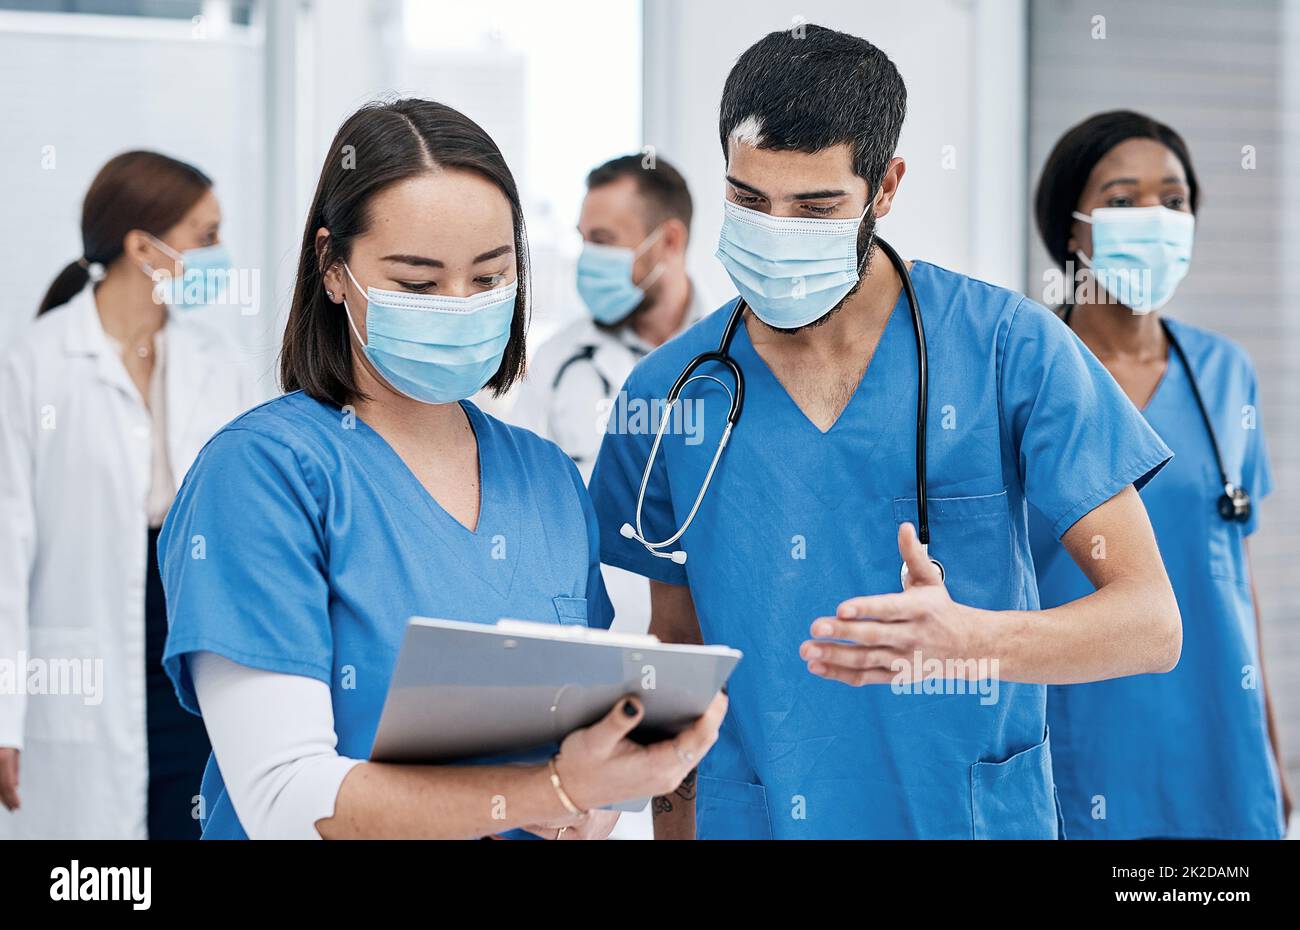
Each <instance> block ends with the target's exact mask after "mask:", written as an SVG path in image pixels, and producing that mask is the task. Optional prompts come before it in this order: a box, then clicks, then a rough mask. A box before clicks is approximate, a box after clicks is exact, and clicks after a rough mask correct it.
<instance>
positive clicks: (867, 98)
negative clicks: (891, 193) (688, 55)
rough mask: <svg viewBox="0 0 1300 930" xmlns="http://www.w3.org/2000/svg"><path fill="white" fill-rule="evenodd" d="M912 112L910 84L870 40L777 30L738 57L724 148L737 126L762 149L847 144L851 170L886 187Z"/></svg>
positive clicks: (727, 93) (723, 116)
mask: <svg viewBox="0 0 1300 930" xmlns="http://www.w3.org/2000/svg"><path fill="white" fill-rule="evenodd" d="M906 114H907V88H906V87H905V86H904V84H903V78H902V76H900V75H899V73H898V69H897V68H895V67H894V63H893V62H892V61H890V60H889V57H888V56H887V55H886V54H885V53H884V52H882V51H881V50H880V49H878V48H876V47H875V46H874V45H872V44H871V43H870V42H868V41H867V40H866V39H859V38H857V37H856V36H851V35H848V34H847V33H843V32H837V31H835V30H834V29H827V28H826V27H824V26H814V25H811V24H809V25H805V26H800V27H798V28H797V29H792V30H789V31H784V32H773V33H769V34H768V35H766V36H764V37H763V38H762V39H759V40H758V41H757V42H756V43H754V44H753V45H751V46H750V47H749V49H748V50H747V51H746V52H745V53H744V54H743V55H741V56H740V60H739V61H737V62H736V64H735V67H733V68H732V69H731V74H729V75H728V76H727V84H726V86H725V87H724V88H723V91H722V110H721V113H720V114H719V119H718V129H719V132H720V135H721V137H722V152H723V155H724V157H725V156H727V154H728V149H727V143H728V141H729V140H730V139H731V137H732V133H734V132H735V131H736V130H737V129H738V128H739V129H740V130H741V137H742V138H745V139H746V140H747V141H750V142H751V143H752V144H754V145H756V146H757V147H758V148H760V149H786V150H790V151H796V152H809V153H811V152H820V151H823V150H824V149H828V148H830V147H831V146H834V145H840V144H842V143H846V142H847V143H849V144H850V145H851V146H852V148H853V171H854V173H855V174H857V175H858V176H859V177H861V178H863V179H864V180H865V181H866V182H867V185H868V188H869V190H870V192H871V193H872V194H875V192H876V190H877V189H878V188H879V186H880V182H881V180H882V179H883V178H884V175H885V169H886V168H888V167H889V160H890V159H891V158H893V157H894V152H895V151H896V150H897V149H898V136H899V133H901V132H902V129H903V117H904V116H905V115H906Z"/></svg>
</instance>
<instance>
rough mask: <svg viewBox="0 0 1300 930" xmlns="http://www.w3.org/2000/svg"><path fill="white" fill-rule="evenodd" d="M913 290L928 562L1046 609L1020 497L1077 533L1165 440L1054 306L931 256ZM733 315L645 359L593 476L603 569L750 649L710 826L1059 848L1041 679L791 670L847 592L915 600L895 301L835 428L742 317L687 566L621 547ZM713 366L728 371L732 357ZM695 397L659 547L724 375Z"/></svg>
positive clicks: (902, 313)
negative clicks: (667, 596)
mask: <svg viewBox="0 0 1300 930" xmlns="http://www.w3.org/2000/svg"><path fill="white" fill-rule="evenodd" d="M912 278H913V281H914V283H915V287H916V291H917V295H918V297H919V300H920V306H921V313H922V315H923V318H924V320H925V329H926V335H927V342H928V345H929V360H930V391H929V407H928V411H929V422H930V428H929V439H928V443H927V450H928V457H929V468H928V473H929V492H930V529H931V548H930V552H931V555H932V556H934V557H935V558H937V559H938V560H939V561H941V562H942V563H943V564H944V566H945V568H946V570H947V583H948V588H949V590H950V592H951V594H952V596H953V597H954V598H955V599H956V600H957V601H959V602H963V603H966V604H970V605H973V606H976V607H981V608H988V609H1034V608H1036V607H1037V606H1038V594H1037V590H1036V586H1035V582H1034V574H1033V567H1032V562H1031V559H1030V554H1029V539H1028V528H1027V525H1026V523H1027V518H1026V504H1027V502H1033V503H1034V504H1036V505H1037V506H1038V507H1039V508H1040V509H1041V510H1043V512H1045V513H1047V514H1050V515H1051V519H1052V524H1053V527H1054V529H1055V531H1056V532H1058V533H1064V532H1065V530H1066V529H1068V528H1069V527H1070V526H1071V525H1072V524H1073V523H1075V522H1076V521H1077V520H1078V519H1079V518H1080V517H1082V516H1084V515H1085V514H1087V513H1088V512H1089V511H1091V510H1093V509H1094V508H1095V507H1097V506H1098V505H1099V504H1102V503H1104V502H1105V501H1106V500H1108V499H1110V498H1111V497H1113V496H1114V495H1115V494H1117V493H1118V492H1120V491H1121V490H1123V489H1124V488H1125V487H1127V486H1128V485H1130V484H1135V483H1136V484H1138V485H1141V484H1142V483H1144V482H1145V481H1146V480H1147V479H1148V478H1149V477H1150V476H1151V475H1152V474H1153V473H1154V472H1155V471H1156V470H1157V469H1159V468H1160V466H1161V465H1162V464H1163V463H1164V462H1165V461H1166V460H1167V459H1168V458H1169V455H1170V453H1169V450H1168V449H1167V448H1166V447H1165V445H1164V444H1163V443H1162V442H1161V441H1160V439H1159V438H1158V437H1157V436H1156V435H1155V433H1154V432H1152V430H1151V429H1150V428H1149V427H1148V426H1147V424H1146V423H1145V422H1144V421H1143V420H1142V417H1141V416H1140V415H1139V414H1138V412H1137V411H1136V410H1135V409H1134V408H1133V405H1132V404H1131V403H1130V402H1129V401H1128V399H1127V398H1126V397H1125V396H1124V394H1123V393H1122V392H1121V391H1120V389H1119V387H1118V385H1116V384H1115V381H1114V380H1113V379H1112V378H1111V376H1110V375H1109V374H1108V373H1107V372H1106V370H1105V369H1104V368H1102V366H1101V365H1100V364H1099V363H1098V362H1097V361H1096V359H1095V358H1094V357H1093V356H1092V355H1091V354H1090V353H1089V352H1088V351H1087V350H1086V349H1085V348H1084V347H1083V345H1082V343H1081V342H1080V341H1079V340H1078V339H1077V338H1076V337H1075V336H1074V335H1073V333H1071V332H1070V331H1069V329H1068V328H1067V327H1066V326H1065V325H1064V324H1063V323H1062V322H1061V321H1060V320H1058V319H1057V318H1056V317H1055V316H1054V315H1053V314H1052V313H1051V312H1050V311H1048V310H1047V309H1046V308H1044V307H1041V306H1039V305H1037V304H1035V303H1033V302H1032V301H1030V300H1028V299H1026V298H1024V297H1022V296H1021V295H1019V294H1016V293H1013V292H1011V291H1008V290H1004V289H1001V288H997V287H993V286H991V285H988V284H985V283H982V282H979V281H976V280H973V279H971V278H968V277H965V276H963V275H959V274H955V273H953V272H951V271H947V270H945V269H943V268H939V267H936V266H934V265H931V264H927V263H924V262H917V263H916V265H915V268H914V270H913V272H912ZM733 307H734V303H733V304H728V305H727V306H725V307H723V308H721V309H720V310H718V311H717V312H715V313H714V314H712V315H711V316H709V317H707V318H706V319H705V320H703V321H701V322H700V323H699V324H697V325H696V326H694V327H693V328H691V329H690V330H688V331H687V332H685V333H683V334H682V335H681V336H679V337H678V338H676V339H674V340H672V341H671V342H669V343H667V344H666V345H665V346H663V347H661V348H660V349H658V350H657V351H655V352H653V353H651V354H650V355H649V356H648V357H647V358H645V359H643V360H642V361H641V362H640V364H639V365H638V366H637V368H636V369H635V370H634V371H633V373H632V375H631V376H630V377H629V379H628V382H627V384H626V385H625V387H624V390H623V392H622V393H621V394H620V396H619V397H618V398H617V402H616V403H615V405H614V409H613V411H612V415H611V417H610V421H609V425H608V428H607V433H606V436H605V439H604V443H603V447H602V449H601V453H600V456H599V459H598V461H597V465H596V468H595V472H594V474H593V477H592V481H591V484H590V488H591V492H592V498H593V501H594V503H595V505H596V511H597V513H598V515H599V517H600V529H601V557H602V559H603V560H604V561H605V562H606V563H608V564H610V565H615V566H618V567H620V568H624V569H628V570H630V571H633V572H637V573H639V574H642V575H645V576H647V577H649V578H652V579H655V580H658V581H661V582H666V583H669V584H676V585H689V586H690V589H691V594H692V596H693V598H694V602H695V607H696V611H697V613H698V615H699V620H700V628H701V632H702V633H703V637H704V641H705V642H707V643H726V644H728V645H731V646H734V647H736V648H738V649H740V650H742V651H743V652H744V658H743V659H742V661H741V662H740V664H739V665H738V666H737V669H736V671H735V672H734V673H733V675H732V678H731V680H730V682H729V684H728V692H729V695H730V698H731V706H730V711H729V712H728V715H727V718H726V721H725V722H724V725H723V729H722V733H721V734H720V736H719V740H718V743H717V745H716V746H715V747H714V749H713V750H712V751H711V753H710V754H709V755H708V756H707V757H706V758H705V759H704V760H703V761H702V763H701V767H700V778H699V783H698V794H697V799H696V822H697V835H698V836H700V837H701V838H706V839H708V838H719V837H721V838H727V837H745V838H765V837H775V838H805V837H808V838H812V837H827V838H835V837H845V838H878V837H879V838H885V837H916V838H940V837H947V838H970V837H1037V838H1048V837H1056V836H1057V835H1058V816H1057V810H1056V805H1055V801H1054V796H1053V786H1052V775H1051V756H1050V749H1049V741H1048V734H1047V728H1046V708H1045V704H1046V689H1045V688H1044V687H1042V686H1038V685H1025V684H1013V683H1008V682H992V681H986V682H984V683H983V684H982V685H978V686H977V684H973V683H971V682H961V681H952V682H938V683H937V684H938V687H937V688H935V684H936V683H934V682H931V683H930V685H928V686H926V685H918V686H916V687H915V688H910V689H909V688H895V687H894V686H892V685H877V686H869V687H863V688H853V687H849V686H846V685H844V684H841V683H838V682H833V681H828V680H824V679H822V678H819V677H816V676H814V675H812V674H811V673H810V672H809V671H808V670H807V667H806V664H805V663H804V661H803V660H802V659H801V658H800V657H799V646H800V644H801V643H803V642H804V641H805V640H807V639H808V638H809V635H810V632H809V628H810V626H811V624H812V622H813V621H814V620H815V619H816V618H817V617H820V616H827V615H832V614H833V613H834V612H835V608H836V606H837V605H838V604H839V603H840V602H841V601H843V600H845V599H846V598H849V597H853V596H856V595H864V594H878V593H887V592H896V591H899V590H901V582H900V579H899V567H900V561H901V560H900V557H899V554H898V543H897V534H898V527H899V525H900V524H901V523H903V522H907V521H910V522H913V523H915V522H916V519H917V512H916V511H917V508H916V494H917V488H916V478H915V474H916V472H915V451H916V397H917V359H916V343H915V341H914V338H913V335H912V321H911V314H910V312H909V308H908V304H907V300H906V298H905V297H902V296H900V298H899V301H898V304H897V305H896V306H895V307H894V309H893V311H892V314H891V316H890V318H889V320H888V322H887V324H886V326H885V329H884V332H883V334H882V336H881V338H880V343H879V345H878V347H877V349H876V353H875V356H874V358H873V359H872V361H871V365H870V367H869V368H868V370H867V372H866V374H865V375H864V376H863V378H862V382H861V384H860V385H859V386H858V387H857V390H856V392H855V393H854V395H853V397H852V399H851V400H850V401H849V404H848V406H847V407H846V408H845V410H844V412H843V413H842V414H841V416H840V418H839V420H838V421H837V422H836V423H835V424H834V425H833V426H832V427H831V428H830V429H829V430H828V431H827V432H825V433H823V432H821V431H820V430H819V429H818V428H817V427H816V426H814V425H813V424H812V422H811V421H810V420H808V419H807V418H806V417H805V415H804V414H803V413H802V412H801V411H800V409H799V408H798V406H797V405H796V404H795V403H794V401H793V400H792V399H791V398H790V396H789V395H788V394H787V393H786V391H785V389H784V388H783V387H782V385H781V384H780V382H779V381H778V380H777V378H776V377H775V376H774V374H773V373H772V371H771V369H769V368H768V367H767V365H766V363H765V362H764V361H763V360H762V358H761V357H760V356H759V355H758V354H757V353H756V352H755V350H754V347H753V345H752V343H751V342H750V340H749V336H748V333H747V331H746V328H745V327H744V326H741V327H740V329H739V330H738V332H737V333H736V337H735V340H734V342H733V344H732V350H731V351H732V355H733V357H734V358H735V359H736V361H737V363H738V364H739V365H740V367H741V369H742V370H743V371H744V374H745V378H746V396H745V407H744V414H743V417H742V419H741V421H740V424H739V426H738V427H737V428H736V430H735V433H734V434H733V436H732V438H731V442H730V445H729V446H728V448H727V450H726V452H725V453H724V454H723V457H722V460H721V462H720V464H719V466H718V470H717V473H716V475H715V476H714V479H713V483H712V486H711V487H710V489H709V492H708V494H707V496H706V497H705V499H704V502H703V504H702V506H701V507H700V511H699V514H698V515H697V516H696V518H695V521H694V522H693V523H692V524H691V527H690V529H689V530H688V531H687V533H686V535H685V536H684V538H683V540H682V543H681V548H683V549H685V551H686V552H687V554H688V560H687V562H686V564H685V565H684V566H681V565H676V564H674V563H673V562H671V561H668V560H666V559H659V558H655V557H654V556H652V555H651V554H649V553H648V552H647V551H646V550H645V548H644V547H643V546H641V545H640V544H639V543H637V542H635V541H633V540H629V539H625V538H623V537H622V536H621V535H620V532H619V529H620V527H621V526H622V524H623V523H624V522H633V514H634V511H635V507H636V501H637V492H638V489H639V487H640V484H641V478H642V471H643V469H644V467H645V463H646V460H647V455H648V453H649V450H650V446H651V443H652V442H653V438H654V431H655V429H656V427H657V425H658V419H657V417H658V414H657V411H658V409H659V407H658V406H656V404H657V402H658V401H659V399H661V398H663V397H664V396H665V395H666V394H667V392H668V390H669V388H670V386H671V385H672V383H673V382H674V381H675V380H676V378H677V377H678V375H679V373H680V372H681V371H682V369H683V367H684V366H685V365H686V364H687V362H688V361H689V360H690V359H692V358H694V357H695V356H696V355H697V354H699V353H701V352H705V351H711V350H713V349H715V348H716V347H717V345H718V342H719V339H720V337H721V335H722V332H723V329H724V328H725V326H726V323H727V319H728V317H729V316H730V314H731V311H732V309H733ZM701 372H702V373H709V374H717V375H718V376H719V377H720V378H722V379H724V380H729V376H728V375H727V374H726V373H725V371H724V370H723V369H722V368H721V366H716V365H709V366H706V367H705V368H703V369H701ZM685 400H686V402H687V403H686V409H685V412H684V413H683V414H682V416H681V417H680V418H679V420H678V422H677V423H676V424H672V423H670V428H669V430H668V431H667V432H668V435H666V436H665V438H664V441H663V447H662V449H661V450H660V454H659V456H658V458H657V460H656V464H655V468H654V471H653V473H652V475H651V478H650V482H649V485H648V487H647V489H646V494H645V506H644V511H643V526H644V529H645V534H644V535H645V536H646V538H648V539H655V540H658V539H666V538H667V537H668V536H670V535H671V534H672V533H674V532H676V530H677V527H678V526H679V525H680V521H681V520H682V519H683V518H684V517H685V515H686V514H687V513H688V512H689V509H690V507H691V504H692V503H693V502H694V500H695V495H696V493H697V491H698V489H699V487H700V484H701V481H702V480H703V478H704V474H705V472H706V471H707V469H708V467H709V463H710V461H711V459H712V456H713V452H714V449H715V448H716V445H717V442H718V438H719V435H720V433H721V430H722V429H723V425H724V421H725V418H726V414H727V411H728V399H727V396H726V394H725V392H724V391H723V389H722V388H721V387H719V386H717V385H716V384H714V383H713V382H711V381H703V382H697V383H695V384H692V385H691V386H690V388H689V389H688V390H687V392H686V394H685ZM865 622H869V621H865ZM970 658H971V659H978V658H979V657H970ZM989 676H990V678H993V677H994V672H993V671H992V669H991V668H990V670H989ZM981 688H986V689H987V690H984V691H983V692H982V693H981ZM934 690H937V691H939V692H941V693H933V691H934ZM962 691H964V692H965V693H959V692H962ZM916 692H920V693H916ZM943 692H947V693H943Z"/></svg>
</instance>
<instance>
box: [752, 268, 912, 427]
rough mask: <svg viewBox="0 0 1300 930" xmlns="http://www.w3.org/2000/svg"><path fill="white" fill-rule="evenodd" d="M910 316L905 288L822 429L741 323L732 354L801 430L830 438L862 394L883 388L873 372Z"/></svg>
mask: <svg viewBox="0 0 1300 930" xmlns="http://www.w3.org/2000/svg"><path fill="white" fill-rule="evenodd" d="M910 316H911V311H910V308H909V307H908V305H907V292H906V290H905V289H904V290H900V291H899V294H898V300H896V301H895V302H894V306H893V309H892V310H890V312H889V319H887V320H886V321H885V327H884V329H883V330H882V331H881V333H880V339H879V340H877V342H876V348H875V351H874V352H872V355H871V361H870V363H869V364H868V365H867V367H866V368H865V369H864V370H863V372H862V377H861V378H859V379H858V383H857V384H856V385H854V387H853V393H852V394H851V395H850V397H849V399H848V402H847V403H846V404H845V405H844V407H843V409H841V410H840V412H839V414H838V415H837V416H836V417H835V421H834V422H833V423H831V425H830V426H829V427H828V428H827V429H825V430H823V429H822V428H821V427H819V426H818V425H817V424H816V423H814V422H813V421H812V419H811V418H810V417H809V416H808V414H807V413H805V412H804V409H803V408H802V407H800V406H799V404H798V402H797V401H795V399H794V398H793V397H791V396H790V392H789V390H787V389H786V386H785V384H784V383H782V381H781V379H780V378H778V377H777V375H776V372H775V371H773V370H772V367H771V366H770V365H768V363H767V360H766V359H764V358H763V356H762V355H760V354H759V352H758V349H756V348H755V347H754V343H753V342H752V341H751V340H750V338H749V327H748V326H747V325H744V324H743V323H742V325H741V326H739V327H737V331H736V336H735V340H734V343H733V349H732V352H733V354H734V355H736V357H737V360H738V361H740V362H741V364H742V367H744V368H745V370H746V372H750V371H753V372H755V373H756V375H757V377H759V378H760V379H761V380H763V381H764V382H766V383H767V384H768V386H769V387H770V388H772V389H774V390H775V391H776V392H777V396H778V397H779V399H780V403H781V405H782V406H783V407H787V408H788V410H790V411H793V413H794V414H795V415H796V416H797V419H798V420H799V421H800V422H801V423H802V424H803V425H804V427H806V429H807V431H808V432H809V433H811V434H812V435H813V436H814V437H824V436H831V435H832V434H834V433H836V431H842V430H843V429H845V428H847V427H843V423H844V421H845V420H846V419H848V418H849V415H850V413H851V412H852V410H853V408H854V407H855V406H856V405H857V404H858V403H859V402H860V399H861V397H862V395H864V394H869V393H879V391H881V390H883V389H884V388H885V385H883V384H882V383H881V382H882V381H883V380H885V379H886V378H887V377H888V376H887V375H882V374H878V373H876V372H877V369H879V368H882V367H884V364H882V353H884V354H885V356H886V357H888V356H889V355H891V354H892V353H893V346H894V343H895V342H897V340H898V338H899V337H898V330H899V327H900V326H901V323H900V322H899V321H900V319H910ZM884 425H885V424H884V423H881V424H880V426H881V427H883V426H884ZM878 435H879V433H877V436H878ZM874 439H875V437H873V439H872V442H873V443H874Z"/></svg>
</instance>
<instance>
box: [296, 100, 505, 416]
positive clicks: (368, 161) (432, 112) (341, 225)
mask: <svg viewBox="0 0 1300 930" xmlns="http://www.w3.org/2000/svg"><path fill="white" fill-rule="evenodd" d="M442 168H459V169H462V170H465V171H474V172H477V173H478V174H480V175H482V176H483V177H485V178H487V180H489V181H491V182H492V183H493V184H495V185H496V186H497V187H498V188H499V189H500V190H501V193H503V194H505V196H506V199H507V200H509V201H510V208H511V211H512V213H513V215H514V229H515V261H516V263H517V276H518V279H519V296H518V297H517V298H515V312H514V318H513V320H512V321H511V323H510V341H509V343H507V345H506V350H505V355H504V357H503V358H502V360H501V367H500V368H498V369H497V372H496V374H494V375H493V376H492V378H491V380H489V381H488V383H487V385H486V387H487V388H489V389H490V390H492V392H493V393H494V394H496V395H498V396H500V395H501V394H503V393H505V392H506V391H507V390H508V389H509V388H510V386H511V385H512V384H514V383H515V381H517V380H518V379H519V377H520V375H522V374H523V371H524V362H525V349H524V337H525V333H526V332H527V329H528V309H527V308H528V280H527V278H528V236H527V231H526V230H525V228H524V213H523V208H522V207H521V205H520V202H519V191H518V189H517V188H516V187H515V180H514V177H513V176H512V175H511V174H510V169H509V168H507V167H506V162H505V159H504V158H502V157H501V150H500V149H498V148H497V145H496V143H495V142H493V141H492V138H491V136H489V135H488V134H487V133H486V132H484V131H483V130H482V128H480V127H479V125H478V124H477V123H475V122H474V121H473V120H471V119H469V117H467V116H465V115H464V114H462V113H460V112H458V111H457V110H453V109H452V108H451V107H448V106H444V105H443V104H441V103H434V102H433V101H431V100H417V99H408V100H398V101H395V102H380V103H372V104H369V105H367V106H365V107H363V108H361V109H360V110H358V111H357V112H356V113H354V114H353V115H352V116H350V117H349V118H348V119H347V121H346V122H345V123H344V124H343V126H342V127H341V128H340V129H339V131H338V135H336V136H335V137H334V142H333V143H332V144H331V145H330V150H329V155H328V156H326V158H325V167H324V169H322V171H321V177H320V183H319V184H318V185H317V186H316V196H315V197H314V198H313V199H312V205H311V211H310V212H309V213H308V215H307V226H306V229H305V230H304V232H303V236H302V249H301V252H300V253H299V257H298V278H297V284H296V286H295V288H294V294H293V305H292V306H291V308H290V310H289V321H288V323H287V325H286V326H285V332H284V346H283V348H282V349H281V352H280V383H281V386H282V387H283V388H284V390H285V391H302V392H303V393H305V394H308V395H309V396H311V397H314V398H315V399H317V400H320V401H328V402H330V403H333V404H336V405H337V406H340V407H342V406H344V405H346V404H349V403H352V402H353V401H355V400H357V399H364V395H363V394H362V393H361V390H360V389H359V387H358V386H357V382H356V373H355V371H354V369H353V364H352V359H353V349H352V339H353V337H352V331H351V328H350V327H349V326H348V321H347V318H346V316H345V311H344V310H343V308H342V307H339V306H337V305H336V304H334V303H333V302H331V301H330V300H329V299H328V298H327V297H326V295H325V282H324V273H325V271H326V270H328V269H330V268H332V267H334V266H335V265H336V264H337V263H339V262H346V261H348V260H349V259H350V258H351V253H352V243H353V242H354V241H355V240H356V238H357V237H358V236H362V235H364V234H365V233H366V231H367V230H368V229H369V228H370V221H371V216H370V211H369V207H370V202H371V200H372V199H373V198H374V196H375V195H376V194H378V193H379V192H380V191H382V190H384V189H385V188H387V187H388V186H389V185H390V184H395V183H397V182H399V181H404V180H407V179H408V178H412V177H417V176H419V175H422V174H426V173H428V172H431V171H435V170H438V169H442ZM322 228H324V229H327V230H329V234H330V236H329V240H328V243H327V244H326V246H325V249H324V250H323V251H322V253H321V254H319V255H318V254H317V250H316V232H317V230H319V229H322Z"/></svg>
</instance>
